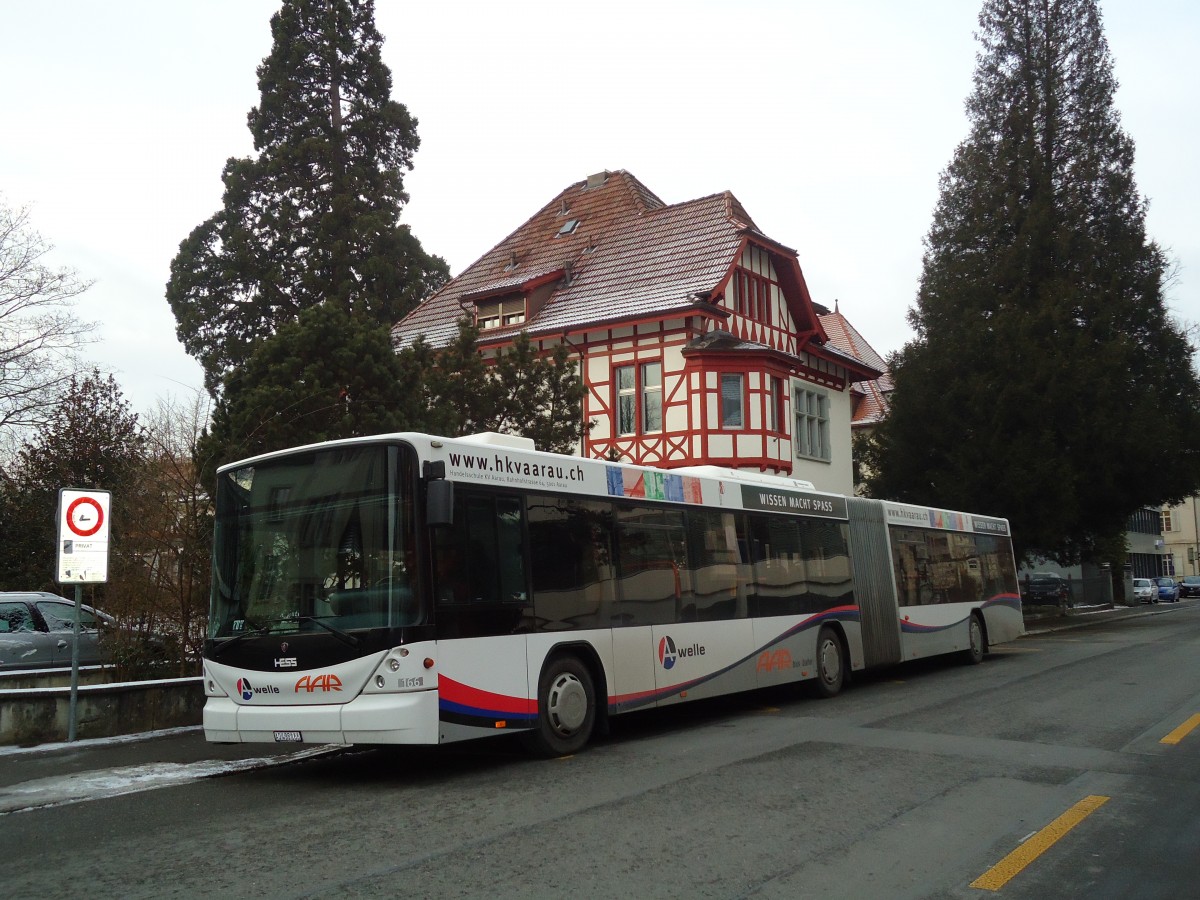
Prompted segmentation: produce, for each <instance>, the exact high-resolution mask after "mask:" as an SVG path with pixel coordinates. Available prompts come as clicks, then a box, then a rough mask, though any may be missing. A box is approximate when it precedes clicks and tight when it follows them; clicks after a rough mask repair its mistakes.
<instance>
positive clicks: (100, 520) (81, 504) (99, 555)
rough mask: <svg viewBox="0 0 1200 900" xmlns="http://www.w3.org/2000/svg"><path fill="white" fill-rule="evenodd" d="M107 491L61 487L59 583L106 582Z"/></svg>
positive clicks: (59, 503) (108, 495)
mask: <svg viewBox="0 0 1200 900" xmlns="http://www.w3.org/2000/svg"><path fill="white" fill-rule="evenodd" d="M111 499H112V495H111V494H110V493H109V492H108V491H95V490H79V489H75V488H63V489H62V490H60V491H59V492H58V580H59V582H60V583H68V582H70V583H73V584H96V583H99V582H104V581H108V533H109V509H110V506H111V502H110V501H111Z"/></svg>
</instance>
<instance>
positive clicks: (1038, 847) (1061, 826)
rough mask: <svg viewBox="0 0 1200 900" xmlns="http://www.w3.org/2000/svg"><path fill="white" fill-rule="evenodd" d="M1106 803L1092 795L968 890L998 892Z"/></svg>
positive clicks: (1023, 845)
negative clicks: (979, 889) (977, 889)
mask: <svg viewBox="0 0 1200 900" xmlns="http://www.w3.org/2000/svg"><path fill="white" fill-rule="evenodd" d="M1108 801H1109V798H1108V797H1100V796H1097V795H1092V796H1091V797H1084V798H1083V799H1082V800H1080V801H1079V802H1078V803H1076V804H1075V805H1074V806H1072V807H1071V808H1070V809H1068V810H1067V811H1066V812H1065V813H1063V814H1062V815H1061V816H1059V817H1058V818H1057V819H1055V820H1054V821H1053V822H1051V823H1050V824H1049V825H1047V826H1046V827H1045V828H1043V829H1042V830H1041V831H1038V832H1035V833H1034V834H1033V836H1032V837H1030V838H1029V839H1028V840H1027V841H1025V842H1024V843H1023V844H1021V846H1020V847H1018V848H1017V849H1016V850H1014V851H1013V852H1012V853H1010V854H1008V856H1006V857H1004V859H1002V860H1000V862H998V863H996V865H994V866H992V867H991V868H990V869H988V870H987V871H986V872H984V873H983V874H982V875H980V876H979V877H978V878H976V879H975V880H974V881H972V882H971V887H973V888H981V889H983V890H985V891H998V890H1000V888H1002V887H1004V885H1006V884H1008V882H1009V881H1011V880H1012V879H1013V878H1014V877H1016V876H1017V875H1018V874H1020V872H1021V870H1022V869H1024V868H1025V867H1026V866H1027V865H1029V864H1030V863H1031V862H1033V861H1034V860H1035V859H1037V858H1038V857H1039V856H1041V855H1042V854H1043V853H1045V852H1046V851H1047V850H1049V849H1050V848H1051V847H1052V846H1054V844H1055V843H1057V842H1058V840H1059V838H1061V837H1063V836H1064V835H1066V833H1067V832H1068V831H1070V830H1071V829H1072V828H1074V827H1075V826H1076V825H1078V824H1079V823H1080V822H1082V821H1083V820H1084V819H1086V818H1087V817H1088V816H1090V815H1091V814H1092V813H1094V812H1095V811H1096V810H1098V809H1099V808H1100V807H1101V806H1103V805H1104V804H1105V803H1107V802H1108Z"/></svg>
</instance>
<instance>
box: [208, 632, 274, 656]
mask: <svg viewBox="0 0 1200 900" xmlns="http://www.w3.org/2000/svg"><path fill="white" fill-rule="evenodd" d="M270 631H271V626H270V625H264V626H263V627H262V628H253V629H251V630H250V631H243V632H241V633H240V634H235V635H234V636H233V637H231V638H230V639H229V640H227V641H226V642H225V643H223V644H218V645H217V646H216V647H214V648H213V651H212V653H210V654H209V655H208V658H209V659H215V658H216V657H218V656H220V655H221V654H222V653H224V652H225V651H226V650H228V649H229V648H230V647H232V646H233V645H234V644H238V643H241V642H242V641H244V640H245V639H246V638H249V637H262V636H263V635H264V634H268V633H269V632H270Z"/></svg>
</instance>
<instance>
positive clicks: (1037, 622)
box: [1025, 600, 1187, 635]
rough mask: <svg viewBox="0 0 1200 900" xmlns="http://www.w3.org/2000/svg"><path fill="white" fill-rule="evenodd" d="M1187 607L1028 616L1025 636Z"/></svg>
mask: <svg viewBox="0 0 1200 900" xmlns="http://www.w3.org/2000/svg"><path fill="white" fill-rule="evenodd" d="M1185 605H1187V601H1184V600H1180V601H1179V602H1178V603H1161V604H1159V603H1141V604H1138V605H1137V606H1112V605H1106V606H1085V607H1075V608H1073V609H1072V610H1071V611H1070V612H1068V613H1067V614H1066V615H1062V614H1058V613H1051V614H1048V615H1027V616H1026V617H1025V634H1026V635H1035V634H1046V633H1048V632H1051V631H1064V630H1066V629H1068V628H1082V627H1084V626H1085V625H1097V624H1099V623H1101V622H1111V621H1113V620H1114V619H1136V618H1140V617H1142V616H1156V615H1160V614H1164V613H1168V612H1172V611H1174V610H1177V609H1182V608H1184V606H1185Z"/></svg>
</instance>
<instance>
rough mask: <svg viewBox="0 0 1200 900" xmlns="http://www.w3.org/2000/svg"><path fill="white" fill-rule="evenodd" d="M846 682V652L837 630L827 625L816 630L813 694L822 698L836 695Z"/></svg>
mask: <svg viewBox="0 0 1200 900" xmlns="http://www.w3.org/2000/svg"><path fill="white" fill-rule="evenodd" d="M845 682H846V654H845V652H844V650H843V648H842V641H841V639H840V638H839V637H838V634H837V632H836V631H835V630H834V629H832V628H830V627H829V626H828V625H824V626H822V627H821V630H820V631H819V632H817V677H816V678H814V679H813V682H812V691H813V694H814V695H815V696H817V697H820V698H822V699H825V698H828V697H836V696H837V695H838V694H840V693H841V692H842V685H843V684H845Z"/></svg>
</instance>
